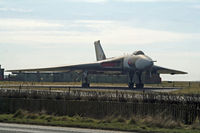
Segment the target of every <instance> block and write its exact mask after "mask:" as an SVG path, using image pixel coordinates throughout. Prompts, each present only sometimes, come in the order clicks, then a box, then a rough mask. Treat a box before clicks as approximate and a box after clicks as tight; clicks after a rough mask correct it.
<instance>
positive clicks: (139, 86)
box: [136, 84, 144, 89]
mask: <svg viewBox="0 0 200 133" xmlns="http://www.w3.org/2000/svg"><path fill="white" fill-rule="evenodd" d="M136 88H137V89H142V88H144V84H136Z"/></svg>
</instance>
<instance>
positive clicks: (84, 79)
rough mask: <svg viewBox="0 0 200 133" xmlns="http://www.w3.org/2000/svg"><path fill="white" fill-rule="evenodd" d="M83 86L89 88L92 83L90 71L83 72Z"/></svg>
mask: <svg viewBox="0 0 200 133" xmlns="http://www.w3.org/2000/svg"><path fill="white" fill-rule="evenodd" d="M82 87H83V88H89V87H90V83H89V82H88V72H87V71H85V72H84V73H83V77H82Z"/></svg>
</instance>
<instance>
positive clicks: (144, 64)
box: [135, 59, 153, 70]
mask: <svg viewBox="0 0 200 133" xmlns="http://www.w3.org/2000/svg"><path fill="white" fill-rule="evenodd" d="M152 65H153V61H152V60H150V59H138V60H137V61H136V63H135V66H136V69H138V70H145V69H148V68H150V67H152Z"/></svg>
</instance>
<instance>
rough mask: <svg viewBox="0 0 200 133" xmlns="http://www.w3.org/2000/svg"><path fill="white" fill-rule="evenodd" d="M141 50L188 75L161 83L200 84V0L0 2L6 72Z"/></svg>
mask: <svg viewBox="0 0 200 133" xmlns="http://www.w3.org/2000/svg"><path fill="white" fill-rule="evenodd" d="M96 40H101V44H102V47H103V48H104V51H105V53H106V56H107V57H113V56H120V55H123V54H127V53H132V52H134V51H136V50H142V51H144V53H145V54H147V55H148V56H150V57H152V59H153V60H156V61H157V62H156V63H155V64H156V65H159V66H164V67H167V68H172V69H177V70H182V71H186V72H188V73H189V74H188V75H178V76H176V75H173V76H171V75H162V79H163V80H198V81H200V70H199V66H200V1H199V0H0V64H1V65H2V67H4V68H5V69H21V68H35V67H51V66H59V65H68V64H77V63H78V64H79V63H84V62H85V63H86V62H87V63H88V62H94V61H95V60H96V57H95V51H94V46H93V43H94V41H96Z"/></svg>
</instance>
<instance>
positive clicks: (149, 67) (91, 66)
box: [7, 41, 187, 89]
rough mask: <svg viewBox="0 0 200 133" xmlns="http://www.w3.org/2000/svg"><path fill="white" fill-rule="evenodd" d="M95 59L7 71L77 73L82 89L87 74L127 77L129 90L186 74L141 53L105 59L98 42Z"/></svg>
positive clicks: (87, 85)
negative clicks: (162, 65) (169, 75)
mask: <svg viewBox="0 0 200 133" xmlns="http://www.w3.org/2000/svg"><path fill="white" fill-rule="evenodd" d="M94 46H95V51H96V59H97V62H95V63H86V64H78V65H68V66H60V67H49V68H36V69H20V70H7V72H12V73H30V72H37V73H42V72H52V73H56V72H71V71H77V72H79V73H80V74H81V76H82V87H89V86H90V84H89V81H88V75H89V74H107V75H128V77H129V83H128V86H129V88H131V89H132V88H134V86H135V87H136V88H143V87H144V83H160V82H161V78H160V74H172V75H174V74H187V73H186V72H183V71H178V70H173V69H168V68H164V67H160V66H156V65H154V62H155V61H153V60H152V59H151V58H150V57H148V56H147V55H145V54H144V52H142V51H135V52H134V53H133V54H130V55H124V56H120V57H113V58H106V56H105V54H104V51H103V49H102V47H101V44H100V41H95V42H94Z"/></svg>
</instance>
